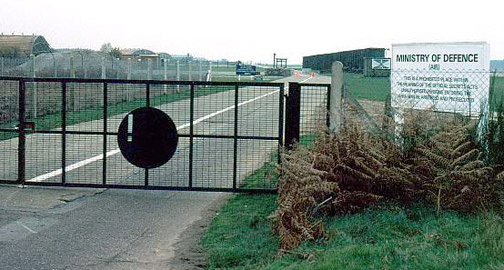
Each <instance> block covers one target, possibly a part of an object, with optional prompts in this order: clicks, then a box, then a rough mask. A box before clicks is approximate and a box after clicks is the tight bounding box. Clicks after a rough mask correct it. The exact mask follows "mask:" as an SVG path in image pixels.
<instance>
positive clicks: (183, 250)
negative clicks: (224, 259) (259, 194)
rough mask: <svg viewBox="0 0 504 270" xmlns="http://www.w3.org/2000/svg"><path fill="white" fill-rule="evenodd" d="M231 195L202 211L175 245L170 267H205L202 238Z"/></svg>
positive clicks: (181, 269) (196, 269) (191, 269)
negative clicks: (198, 218)
mask: <svg viewBox="0 0 504 270" xmlns="http://www.w3.org/2000/svg"><path fill="white" fill-rule="evenodd" d="M230 196H231V195H230V194H228V195H225V196H222V197H220V198H219V199H218V200H217V201H215V202H213V203H212V204H210V205H209V206H208V207H207V208H206V209H205V210H203V211H202V213H201V216H202V218H201V219H200V220H197V221H195V222H193V223H192V224H191V225H190V226H189V227H188V228H187V229H186V230H185V231H184V232H183V233H182V237H181V238H180V240H179V241H178V242H177V243H176V244H175V245H174V247H175V257H174V258H173V260H172V262H171V263H170V268H169V269H174V270H175V269H176V270H201V269H205V265H206V255H205V253H204V251H203V249H202V247H201V246H200V244H199V243H200V240H201V238H202V237H203V235H204V234H205V232H206V231H207V229H208V226H209V225H210V223H211V222H212V219H213V218H214V217H215V216H216V214H217V213H218V212H219V211H220V209H221V208H222V207H223V206H224V204H225V203H226V202H227V200H228V199H229V197H230Z"/></svg>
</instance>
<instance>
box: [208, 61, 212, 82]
mask: <svg viewBox="0 0 504 270" xmlns="http://www.w3.org/2000/svg"><path fill="white" fill-rule="evenodd" d="M211 81H212V62H208V76H207V82H211Z"/></svg>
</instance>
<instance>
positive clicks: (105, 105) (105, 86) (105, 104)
mask: <svg viewBox="0 0 504 270" xmlns="http://www.w3.org/2000/svg"><path fill="white" fill-rule="evenodd" d="M107 111H108V84H107V83H106V82H105V83H103V169H102V172H103V179H102V184H103V185H106V184H107V129H108V128H107Z"/></svg>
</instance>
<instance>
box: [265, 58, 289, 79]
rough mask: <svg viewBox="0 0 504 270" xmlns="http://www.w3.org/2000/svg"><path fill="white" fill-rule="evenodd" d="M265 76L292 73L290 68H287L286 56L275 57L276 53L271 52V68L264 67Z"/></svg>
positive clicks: (285, 75) (286, 75)
mask: <svg viewBox="0 0 504 270" xmlns="http://www.w3.org/2000/svg"><path fill="white" fill-rule="evenodd" d="M265 75H266V76H283V77H288V76H291V75H292V72H291V70H289V69H288V68H287V58H277V57H276V53H274V54H273V68H268V69H266V72H265Z"/></svg>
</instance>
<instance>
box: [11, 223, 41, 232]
mask: <svg viewBox="0 0 504 270" xmlns="http://www.w3.org/2000/svg"><path fill="white" fill-rule="evenodd" d="M16 223H17V224H19V226H21V227H23V228H25V229H26V230H27V231H29V232H31V233H37V232H36V231H34V230H32V229H30V228H28V226H26V225H24V224H23V223H21V222H19V221H16Z"/></svg>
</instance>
